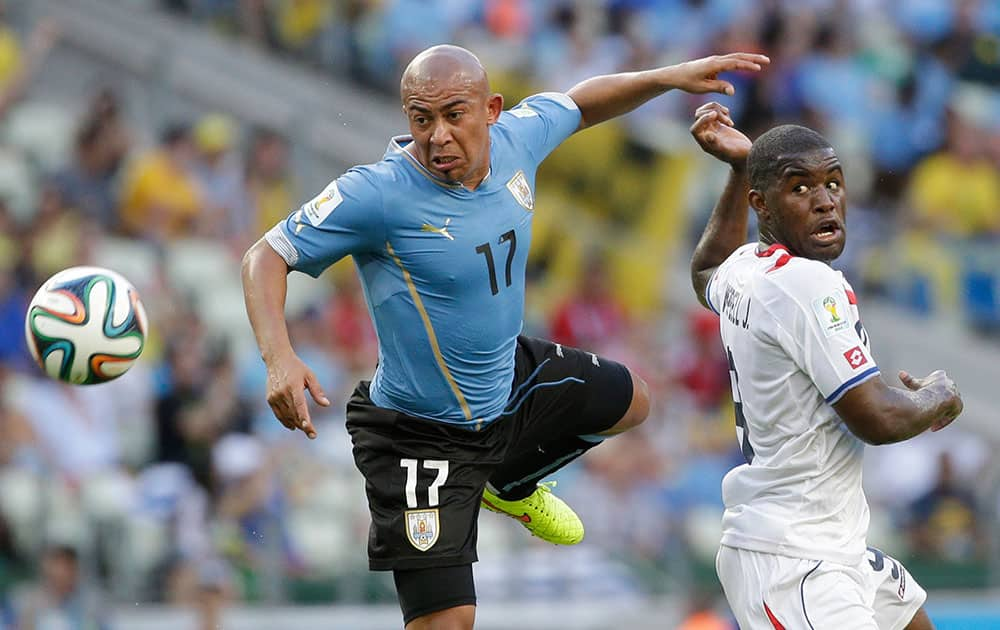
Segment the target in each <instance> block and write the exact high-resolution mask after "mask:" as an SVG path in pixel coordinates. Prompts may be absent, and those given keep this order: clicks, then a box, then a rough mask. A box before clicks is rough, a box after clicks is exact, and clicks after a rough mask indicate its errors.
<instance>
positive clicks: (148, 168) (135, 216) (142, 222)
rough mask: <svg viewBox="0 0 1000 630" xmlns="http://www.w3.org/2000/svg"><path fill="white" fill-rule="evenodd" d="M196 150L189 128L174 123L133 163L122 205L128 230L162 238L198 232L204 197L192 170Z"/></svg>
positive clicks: (122, 222) (123, 224)
mask: <svg viewBox="0 0 1000 630" xmlns="http://www.w3.org/2000/svg"><path fill="white" fill-rule="evenodd" d="M193 153H194V146H193V144H192V141H191V134H190V130H189V128H188V127H187V126H186V125H172V126H170V127H168V128H167V129H166V131H165V132H164V133H163V136H162V138H161V143H160V146H159V147H158V148H157V149H154V150H153V151H151V152H149V153H147V154H146V155H143V156H140V157H139V158H138V159H137V160H136V162H135V163H134V164H132V165H131V167H130V168H129V169H128V172H127V173H126V175H125V181H124V183H123V185H122V198H121V208H120V218H121V228H122V230H123V231H124V232H125V233H126V234H130V235H132V236H137V237H142V238H147V239H150V240H154V241H163V240H168V239H173V238H178V237H183V236H190V235H192V234H194V233H195V231H196V228H197V221H198V217H199V214H200V213H201V208H202V199H201V192H200V191H199V189H198V184H197V182H196V180H195V178H194V176H193V175H192V173H191V171H190V164H191V160H192V158H193Z"/></svg>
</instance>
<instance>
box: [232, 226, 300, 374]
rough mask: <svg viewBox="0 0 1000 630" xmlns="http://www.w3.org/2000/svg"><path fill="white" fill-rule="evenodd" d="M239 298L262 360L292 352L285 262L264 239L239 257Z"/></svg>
mask: <svg viewBox="0 0 1000 630" xmlns="http://www.w3.org/2000/svg"><path fill="white" fill-rule="evenodd" d="M241 271H242V276H243V299H244V301H245V302H246V309H247V316H248V317H249V318H250V326H251V327H252V328H253V332H254V336H255V337H256V338H257V346H258V347H259V348H260V354H261V357H263V359H264V361H265V363H266V362H269V361H270V359H271V358H272V357H274V356H278V355H281V354H284V353H287V352H292V344H291V341H290V340H289V338H288V326H287V324H286V323H285V296H286V294H287V292H288V279H287V276H288V265H286V264H285V261H284V259H283V258H281V256H279V255H278V254H277V252H275V251H274V250H273V249H271V246H270V245H268V244H267V241H265V240H264V239H260V240H259V241H257V242H256V243H254V244H253V246H251V247H250V249H249V250H247V253H246V255H244V256H243V267H242V270H241Z"/></svg>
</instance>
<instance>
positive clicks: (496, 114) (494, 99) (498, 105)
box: [486, 94, 503, 125]
mask: <svg viewBox="0 0 1000 630" xmlns="http://www.w3.org/2000/svg"><path fill="white" fill-rule="evenodd" d="M502 111H503V95H502V94H490V97H489V98H488V99H487V100H486V116H487V117H486V124H488V125H492V124H493V123H495V122H496V121H497V119H499V118H500V113H501V112H502Z"/></svg>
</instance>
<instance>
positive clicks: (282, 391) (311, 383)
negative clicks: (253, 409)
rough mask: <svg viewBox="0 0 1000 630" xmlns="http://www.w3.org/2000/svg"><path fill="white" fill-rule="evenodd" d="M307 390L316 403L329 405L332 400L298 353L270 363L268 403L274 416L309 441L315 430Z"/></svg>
mask: <svg viewBox="0 0 1000 630" xmlns="http://www.w3.org/2000/svg"><path fill="white" fill-rule="evenodd" d="M306 390H308V391H309V395H310V396H312V398H313V400H315V401H316V402H317V403H319V404H320V405H322V406H324V407H329V406H330V399H329V398H327V397H326V394H324V393H323V388H322V387H320V384H319V381H318V380H316V375H315V374H313V371H312V370H310V369H309V368H308V367H307V366H306V364H305V363H303V362H302V360H301V359H299V358H298V357H297V356H295V354H288V355H285V356H282V357H279V358H275V359H271V360H270V361H269V362H268V363H267V404H269V405H270V406H271V411H273V412H274V417H275V418H277V419H278V420H279V421H280V422H281V424H283V425H285V427H287V428H288V429H289V430H290V431H294V430H295V429H301V430H302V432H303V433H305V434H306V435H307V436H309V439H315V437H316V429H315V428H314V427H313V424H312V419H310V418H309V406H308V404H307V402H306V393H305V392H306Z"/></svg>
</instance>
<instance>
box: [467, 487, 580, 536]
mask: <svg viewBox="0 0 1000 630" xmlns="http://www.w3.org/2000/svg"><path fill="white" fill-rule="evenodd" d="M555 485H556V482H554V481H546V482H545V483H540V484H538V488H536V489H535V491H534V492H532V493H531V494H530V495H528V496H527V497H525V498H524V499H519V500H517V501H505V500H503V499H501V498H500V497H498V496H497V495H495V494H493V493H492V492H490V491H489V489H484V490H483V507H485V508H486V509H487V510H490V511H492V512H496V513H498V514H506V515H507V516H509V517H511V518H513V519H515V520H518V521H520V522H521V524H522V525H524V526H525V527H526V528H527V530H528V531H529V532H531V534H532V536H537V537H539V538H541V539H542V540H544V541H545V542H550V543H552V544H553V545H575V544H577V543H578V542H580V541H581V540H583V521H581V520H580V517H579V516H577V515H576V512H574V511H573V508H571V507H570V506H568V505H566V503H565V502H564V501H563V500H562V499H560V498H559V497H557V496H556V495H554V494H552V488H553V487H554V486H555Z"/></svg>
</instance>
